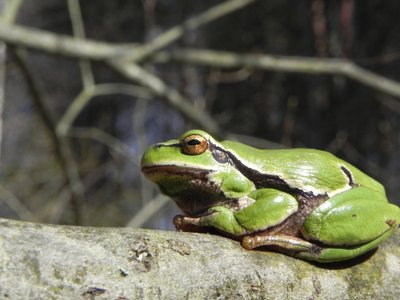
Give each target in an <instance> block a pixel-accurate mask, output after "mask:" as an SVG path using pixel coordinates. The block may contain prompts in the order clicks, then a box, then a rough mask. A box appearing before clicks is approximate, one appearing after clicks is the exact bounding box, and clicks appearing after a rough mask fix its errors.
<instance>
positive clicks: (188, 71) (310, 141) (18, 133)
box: [0, 0, 400, 228]
mask: <svg viewBox="0 0 400 300" xmlns="http://www.w3.org/2000/svg"><path fill="white" fill-rule="evenodd" d="M222 2H223V1H204V0H196V1H193V0H192V1H170V0H158V1H157V0H143V1H122V0H121V1H106V0H97V1H93V0H91V1H90V0H89V1H88V0H86V1H81V2H80V5H81V12H82V19H83V24H84V29H85V33H86V37H87V38H89V39H93V40H100V41H106V42H109V43H138V44H143V43H146V42H149V41H151V40H152V39H154V38H155V37H157V36H159V35H160V34H162V33H163V32H164V31H166V30H167V29H169V28H171V27H172V26H175V25H178V24H181V23H182V22H183V21H185V20H186V19H188V18H189V17H191V16H195V15H196V14H199V13H201V12H204V11H206V10H207V9H209V8H210V7H212V6H214V5H216V4H217V3H222ZM399 10H400V2H399V1H394V0H392V1H378V0H367V1H360V0H359V1H356V0H341V1H327V0H313V1H305V0H300V1H277V0H276V1H255V2H254V3H253V4H250V5H248V6H246V7H244V8H242V9H239V10H237V11H235V12H233V13H232V14H228V15H226V16H223V17H221V18H220V19H218V20H216V21H214V22H212V23H210V24H207V25H205V26H203V27H200V28H199V29H197V30H191V31H188V32H186V33H185V34H184V35H183V37H182V38H181V39H179V40H178V41H176V42H175V43H172V44H171V45H170V46H168V47H167V48H166V50H167V51H173V50H174V49H185V48H198V49H210V50H221V51H229V52H233V53H237V54H245V53H252V54H272V55H284V56H295V57H316V58H340V59H348V60H350V61H353V62H354V63H355V64H357V65H358V66H360V67H362V68H365V69H367V70H369V71H372V72H374V73H376V74H380V75H382V76H385V77H387V78H390V79H392V80H396V81H399V82H400V72H399V70H400V69H399V68H400V59H399V58H400V35H399V32H400V18H399V17H398V11H399ZM3 11H4V9H3ZM16 24H20V25H25V26H29V27H32V28H38V29H42V30H46V31H50V32H54V33H57V34H65V35H73V30H72V28H73V26H72V25H73V23H72V21H71V15H70V13H69V9H68V2H67V1H54V0H52V1H50V0H48V1H45V0H40V1H39V0H36V1H23V3H22V5H21V7H20V10H19V13H18V15H17V19H16ZM0 26H1V25H0ZM3 46H4V45H3ZM28 51H29V59H28V61H29V66H30V70H31V72H32V74H33V76H34V78H35V82H36V83H37V85H38V87H39V90H40V94H41V97H42V99H43V101H44V103H45V105H46V107H47V108H48V111H49V114H50V116H51V118H52V119H53V120H55V122H56V123H57V121H58V120H60V119H61V117H62V116H63V115H64V113H65V112H66V110H67V109H68V107H69V106H70V104H71V103H72V102H73V100H74V99H75V98H76V97H77V96H78V94H79V93H80V92H81V91H82V86H83V81H82V76H81V74H82V73H81V69H80V65H79V60H77V59H74V58H66V57H63V56H58V55H54V54H51V55H50V54H48V53H46V52H40V51H37V50H34V49H33V50H28ZM3 65H4V67H5V81H4V91H5V92H4V95H5V97H4V112H3V117H2V118H3V119H2V124H3V132H2V137H1V139H2V145H1V147H2V149H1V166H0V176H1V177H0V187H1V189H0V216H1V217H8V218H22V219H29V220H33V221H39V222H51V223H61V224H71V223H76V217H75V215H76V209H77V208H76V205H74V202H73V201H72V199H73V197H74V192H73V191H71V187H70V185H69V184H68V180H67V179H66V177H65V174H64V173H63V171H62V167H60V163H59V159H58V158H57V153H56V146H55V144H54V142H53V141H52V139H51V134H50V133H49V130H48V128H46V126H45V124H44V121H43V118H42V117H41V115H40V113H38V107H37V105H36V104H35V102H34V101H33V98H34V97H33V95H32V90H31V89H30V87H29V84H28V80H27V79H26V76H25V75H24V73H23V71H22V69H21V66H20V65H19V63H18V61H17V56H16V54H15V52H14V50H13V49H12V48H11V47H7V50H6V59H5V60H4V61H3ZM141 65H142V66H143V67H145V68H146V70H148V71H149V72H152V73H153V74H155V75H156V76H158V77H159V78H161V79H162V80H163V81H164V82H165V83H166V84H168V85H169V86H171V87H173V88H174V89H176V90H177V91H179V92H180V93H181V94H182V95H183V96H184V97H185V98H186V99H188V101H190V102H191V103H192V104H193V105H194V107H195V108H196V113H198V114H210V115H211V116H212V117H213V119H214V120H215V121H217V122H218V124H219V125H220V126H221V128H222V129H224V132H225V133H237V134H240V135H241V136H242V137H243V136H248V137H249V136H252V137H257V138H260V139H263V140H265V141H272V142H275V143H279V144H281V145H282V146H285V147H309V148H318V149H323V150H328V151H331V152H333V153H334V154H335V155H337V156H339V157H341V158H343V159H345V160H347V161H349V162H350V163H352V164H354V165H355V166H357V167H359V168H360V169H362V170H363V171H365V172H366V173H368V174H370V175H371V176H372V177H374V178H376V179H378V180H379V181H380V182H382V183H383V184H384V185H385V186H386V189H387V194H388V197H389V199H390V201H392V202H394V203H398V204H399V203H400V197H399V195H400V185H399V180H400V178H399V170H400V157H399V143H400V141H399V135H400V131H399V128H400V118H399V114H400V105H399V100H400V99H399V98H395V97H393V96H391V95H389V94H386V93H384V92H381V91H378V90H376V89H373V88H371V87H368V86H366V85H362V84H360V83H358V82H355V81H352V80H350V79H348V78H345V77H344V76H342V75H310V74H302V73H296V74H294V73H286V72H277V71H274V70H260V69H256V68H244V67H243V68H231V69H221V68H219V67H216V66H212V65H210V66H197V65H192V64H189V63H181V62H179V61H166V62H160V63H159V62H157V60H156V59H154V60H153V59H152V58H149V59H146V61H145V62H142V63H141ZM91 73H92V74H93V77H94V81H95V82H96V83H97V84H101V83H124V84H131V83H130V82H129V81H128V80H127V79H125V78H123V77H122V76H121V75H119V74H117V73H116V72H114V71H113V70H111V69H110V68H108V66H107V64H106V63H104V62H101V61H98V62H91ZM73 127H75V128H86V129H87V128H90V129H96V130H97V131H96V130H92V131H90V132H88V131H79V130H76V131H73V134H71V135H69V136H68V143H69V145H70V147H71V150H72V157H73V160H74V161H75V162H76V165H77V171H78V175H79V180H80V181H81V184H82V187H83V199H81V200H82V201H81V202H82V203H81V207H80V208H79V209H80V213H81V214H82V216H83V218H82V219H81V221H80V222H81V223H83V224H85V225H94V226H124V225H126V224H128V223H129V222H130V220H131V219H132V218H133V217H134V216H135V215H136V216H137V214H139V215H140V214H141V215H144V216H148V217H144V220H141V221H140V222H139V221H137V222H134V223H133V224H135V225H140V226H144V227H151V228H171V220H170V219H171V216H172V215H174V214H175V213H177V212H178V211H177V209H176V208H175V206H174V204H173V203H172V201H168V202H164V201H157V200H156V201H153V198H154V197H155V195H156V194H157V189H155V188H154V187H153V185H152V184H151V183H149V182H147V181H146V180H145V179H144V178H143V177H142V176H141V174H140V169H139V161H140V156H141V154H142V153H143V151H144V149H145V148H146V147H148V145H150V144H152V143H155V142H159V141H163V140H166V139H170V138H175V137H177V136H179V135H180V134H181V133H183V132H184V131H186V130H187V129H191V128H193V127H197V126H196V125H195V124H194V123H193V122H192V121H191V120H189V119H187V118H185V117H183V116H182V115H181V114H180V113H179V112H178V111H177V110H176V109H175V108H173V107H171V106H170V105H168V104H167V102H165V101H164V99H163V97H159V96H152V97H149V98H146V97H135V96H132V95H121V94H120V93H115V94H110V95H100V96H96V97H93V98H92V100H91V101H90V102H89V103H88V104H87V105H86V106H85V107H84V109H83V110H82V111H81V112H80V113H79V115H78V117H77V119H76V120H75V121H74V123H73ZM89 133H91V134H89ZM105 137H107V138H114V139H112V140H111V141H110V142H109V143H107V142H105V140H107V138H105ZM266 144H267V142H266ZM151 203H157V205H158V206H157V205H156V206H155V207H152V206H151V205H150V204H151ZM165 203H166V204H165ZM83 219H84V220H85V221H82V220H83ZM131 224H132V223H131Z"/></svg>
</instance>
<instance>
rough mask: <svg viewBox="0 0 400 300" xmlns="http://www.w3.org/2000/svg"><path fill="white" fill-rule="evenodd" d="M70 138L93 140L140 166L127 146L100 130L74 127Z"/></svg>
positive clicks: (69, 134)
mask: <svg viewBox="0 0 400 300" xmlns="http://www.w3.org/2000/svg"><path fill="white" fill-rule="evenodd" d="M68 136H69V137H74V138H80V139H91V140H94V141H97V142H99V143H102V144H104V145H106V146H107V147H109V148H110V149H112V150H113V151H115V152H117V153H119V154H120V155H123V156H124V157H126V158H128V159H129V160H130V161H131V162H132V163H134V164H135V165H137V166H138V165H139V164H138V160H137V159H135V158H134V157H133V155H132V151H131V149H130V147H129V146H128V145H127V144H125V143H123V142H121V141H120V140H119V139H117V138H115V137H113V136H112V135H110V134H108V133H106V132H104V131H102V130H100V129H98V128H92V127H89V128H87V127H86V128H85V127H72V128H71V129H70V130H69V132H68Z"/></svg>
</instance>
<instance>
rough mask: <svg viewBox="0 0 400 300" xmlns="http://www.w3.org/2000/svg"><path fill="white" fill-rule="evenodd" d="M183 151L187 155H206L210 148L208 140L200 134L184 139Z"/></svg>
mask: <svg viewBox="0 0 400 300" xmlns="http://www.w3.org/2000/svg"><path fill="white" fill-rule="evenodd" d="M181 145H182V150H183V152H184V153H185V154H189V155H198V154H202V153H204V152H205V151H206V150H207V148H208V142H207V139H206V138H205V137H204V136H202V135H199V134H191V135H188V136H187V137H185V138H184V139H182V141H181Z"/></svg>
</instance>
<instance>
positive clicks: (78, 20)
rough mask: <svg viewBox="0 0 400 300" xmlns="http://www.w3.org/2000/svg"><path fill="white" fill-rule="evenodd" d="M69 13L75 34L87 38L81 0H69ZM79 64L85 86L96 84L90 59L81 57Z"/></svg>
mask: <svg viewBox="0 0 400 300" xmlns="http://www.w3.org/2000/svg"><path fill="white" fill-rule="evenodd" d="M68 9H69V15H70V18H71V22H72V29H73V32H74V36H75V37H78V38H80V39H84V38H85V28H84V25H83V19H82V14H81V8H80V5H79V0H68ZM79 65H80V68H81V74H82V82H83V86H84V87H88V86H91V85H93V84H94V75H93V72H92V67H91V65H90V61H89V60H88V59H80V60H79Z"/></svg>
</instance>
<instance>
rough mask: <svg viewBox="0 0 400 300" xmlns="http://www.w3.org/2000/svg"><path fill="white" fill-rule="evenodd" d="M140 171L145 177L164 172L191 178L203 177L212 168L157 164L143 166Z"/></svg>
mask: <svg viewBox="0 0 400 300" xmlns="http://www.w3.org/2000/svg"><path fill="white" fill-rule="evenodd" d="M142 172H143V174H144V175H145V176H146V177H149V178H151V177H153V176H154V175H159V174H166V175H177V176H188V177H191V178H198V179H200V178H205V177H206V176H207V175H208V174H210V173H211V172H213V170H204V169H197V168H193V167H182V166H175V165H161V166H160V165H158V166H144V167H142Z"/></svg>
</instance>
